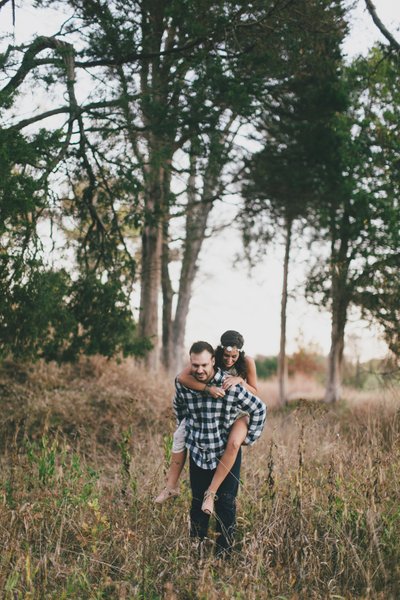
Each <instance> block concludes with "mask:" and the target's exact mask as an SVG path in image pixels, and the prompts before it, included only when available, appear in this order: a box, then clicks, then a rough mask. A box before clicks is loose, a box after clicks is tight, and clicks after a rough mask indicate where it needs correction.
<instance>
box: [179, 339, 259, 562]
mask: <svg viewBox="0 0 400 600" xmlns="http://www.w3.org/2000/svg"><path fill="white" fill-rule="evenodd" d="M189 354H190V365H191V373H192V375H193V376H194V377H195V379H197V381H199V382H202V383H204V390H203V391H202V392H196V391H194V390H191V389H189V388H186V387H184V386H183V385H182V384H180V383H179V381H178V380H176V383H175V385H176V393H175V398H174V410H175V414H176V417H177V420H178V422H181V421H182V419H184V418H186V434H185V438H186V447H187V448H188V450H189V454H190V467H189V473H190V486H191V490H192V504H191V509H190V534H191V536H192V537H197V538H199V539H200V540H202V539H204V538H205V537H206V535H207V530H208V522H209V518H210V515H209V514H206V513H205V512H203V511H202V509H201V507H202V502H203V498H204V493H205V491H206V490H207V489H208V486H209V485H210V483H211V480H212V478H213V475H214V473H215V470H216V467H217V465H218V459H219V457H221V456H222V454H223V453H224V450H225V447H226V443H227V439H228V436H229V431H230V428H231V426H232V424H233V423H234V422H235V420H236V419H237V418H239V417H240V416H241V415H243V413H246V414H247V415H248V417H249V425H248V435H247V437H246V440H245V444H246V445H251V444H253V443H254V442H255V441H256V440H257V439H258V437H259V436H260V434H261V432H262V430H263V427H264V422H265V416H266V407H265V404H264V403H263V402H262V401H261V400H260V399H259V398H257V397H256V396H254V395H253V394H251V393H250V392H249V391H248V390H246V388H244V387H242V386H241V385H236V386H233V387H231V388H230V389H229V390H226V392H225V395H224V396H222V397H219V398H213V397H212V396H211V395H210V393H209V386H221V384H222V382H223V379H224V373H223V371H221V370H220V369H215V357H214V349H213V347H212V346H211V345H210V344H208V343H207V342H202V341H201V342H195V343H194V344H193V345H192V347H191V349H190V352H189ZM240 464H241V451H240V450H239V452H238V456H237V458H236V461H235V463H234V465H233V467H232V468H231V470H230V472H229V473H228V474H227V476H226V478H225V479H224V481H223V482H222V484H221V485H220V487H219V489H218V497H216V499H215V514H216V519H217V532H218V537H217V554H221V553H225V552H226V551H229V550H230V549H231V546H232V541H233V534H234V530H235V525H236V496H237V492H238V488H239V479H240Z"/></svg>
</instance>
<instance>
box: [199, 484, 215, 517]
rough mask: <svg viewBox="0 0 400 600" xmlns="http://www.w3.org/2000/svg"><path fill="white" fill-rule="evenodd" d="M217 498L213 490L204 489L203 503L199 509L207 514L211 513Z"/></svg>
mask: <svg viewBox="0 0 400 600" xmlns="http://www.w3.org/2000/svg"><path fill="white" fill-rule="evenodd" d="M217 499H218V498H217V494H216V493H215V492H212V491H211V490H206V491H205V492H204V500H203V504H202V505H201V510H202V511H203V512H205V513H206V514H207V515H212V514H213V512H214V502H215V500H217Z"/></svg>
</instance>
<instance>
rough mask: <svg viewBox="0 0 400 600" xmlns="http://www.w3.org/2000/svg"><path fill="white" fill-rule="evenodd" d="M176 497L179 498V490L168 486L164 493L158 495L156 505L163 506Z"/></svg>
mask: <svg viewBox="0 0 400 600" xmlns="http://www.w3.org/2000/svg"><path fill="white" fill-rule="evenodd" d="M176 496H179V489H178V488H171V487H168V486H167V487H165V488H164V489H163V491H162V492H161V493H160V494H158V496H157V498H155V500H154V502H155V503H156V504H162V503H163V502H165V501H166V500H169V499H170V498H175V497H176Z"/></svg>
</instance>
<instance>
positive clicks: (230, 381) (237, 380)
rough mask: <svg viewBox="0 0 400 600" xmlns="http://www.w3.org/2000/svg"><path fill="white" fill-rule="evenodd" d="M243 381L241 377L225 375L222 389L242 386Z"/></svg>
mask: <svg viewBox="0 0 400 600" xmlns="http://www.w3.org/2000/svg"><path fill="white" fill-rule="evenodd" d="M243 384H244V380H243V378H242V377H234V376H233V375H227V376H226V377H225V379H224V381H223V384H222V388H223V389H224V390H229V389H230V388H231V387H232V386H235V385H243Z"/></svg>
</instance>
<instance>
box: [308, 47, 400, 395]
mask: <svg viewBox="0 0 400 600" xmlns="http://www.w3.org/2000/svg"><path fill="white" fill-rule="evenodd" d="M377 58H378V57H377V55H376V54H374V53H373V54H372V56H371V57H370V58H368V59H366V60H364V59H359V60H357V61H355V62H354V64H353V65H352V66H351V67H350V68H349V70H348V72H347V75H346V81H345V82H344V85H345V86H346V87H347V89H348V90H349V108H348V110H347V111H346V112H343V113H342V115H338V116H337V118H335V119H334V120H333V121H332V129H331V135H330V147H331V149H332V154H331V160H330V164H332V165H334V171H333V175H334V176H333V177H330V178H327V180H326V181H327V188H326V194H325V200H324V203H323V204H322V205H321V206H320V207H319V210H318V211H317V212H316V213H315V217H314V218H315V223H316V225H317V227H318V231H317V237H318V238H319V239H325V240H327V241H329V244H330V254H329V259H328V260H327V261H326V262H325V261H323V260H321V258H319V261H318V264H315V266H314V269H313V272H312V275H311V277H310V279H309V282H308V290H309V291H311V292H314V293H315V292H318V293H319V295H318V302H322V303H323V304H325V305H327V306H329V307H330V310H331V313H332V334H331V350H330V354H329V362H328V378H327V389H326V395H325V399H326V401H329V402H332V401H335V400H337V399H339V398H340V380H341V364H342V360H343V350H344V332H345V327H346V322H347V315H348V309H349V307H350V305H351V304H359V305H364V307H365V308H366V310H368V309H367V306H368V305H369V309H372V307H373V304H374V301H373V299H374V297H375V295H377V294H380V292H381V291H382V290H381V289H380V288H379V286H380V284H379V283H378V282H379V275H380V274H381V275H383V274H384V273H385V272H386V273H387V274H388V271H387V269H389V270H390V266H391V265H394V264H399V261H400V254H399V252H400V246H399V238H398V235H399V234H398V222H399V209H398V202H397V198H398V177H397V176H396V174H395V172H393V170H392V167H395V165H396V164H397V160H398V156H397V144H393V132H394V131H395V127H397V125H395V122H396V123H397V122H398V121H397V118H394V119H393V117H394V114H393V96H392V92H393V89H396V88H397V89H398V86H397V85H396V86H395V88H393V86H392V84H391V83H390V81H391V80H390V78H387V76H386V75H387V74H386V75H384V71H385V70H386V68H387V67H382V69H383V71H382V70H380V69H379V68H378V69H377V70H375V69H376V68H377V67H378V65H379V61H381V59H382V57H380V59H378V62H376V59H377ZM381 64H382V65H383V62H382V63H381ZM369 78H370V79H369ZM372 82H374V83H372ZM394 110H395V111H396V109H394ZM389 139H390V140H391V143H390V144H388V146H387V147H386V150H385V145H384V143H383V141H384V140H389ZM389 165H392V167H389ZM396 223H397V224H396ZM392 272H393V271H392ZM393 275H394V281H396V279H397V278H398V275H396V274H395V273H393ZM374 281H376V282H377V285H375V284H374ZM367 298H369V302H367ZM362 299H364V301H363V300H362ZM378 304H380V303H378ZM372 312H373V309H372V311H371V314H372ZM377 316H378V318H379V311H378V312H377Z"/></svg>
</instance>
